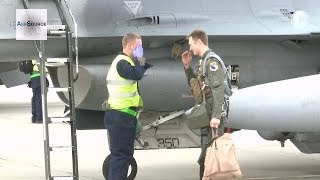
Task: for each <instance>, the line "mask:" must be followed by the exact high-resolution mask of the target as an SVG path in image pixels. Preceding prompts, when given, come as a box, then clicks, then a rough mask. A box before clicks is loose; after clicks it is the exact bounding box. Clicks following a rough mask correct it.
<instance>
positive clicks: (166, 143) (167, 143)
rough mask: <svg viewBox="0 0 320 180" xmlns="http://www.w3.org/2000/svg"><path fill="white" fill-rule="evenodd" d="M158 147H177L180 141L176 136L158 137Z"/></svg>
mask: <svg viewBox="0 0 320 180" xmlns="http://www.w3.org/2000/svg"><path fill="white" fill-rule="evenodd" d="M157 141H158V143H159V144H158V147H159V148H168V149H171V148H179V146H180V141H179V139H178V138H158V139H157Z"/></svg>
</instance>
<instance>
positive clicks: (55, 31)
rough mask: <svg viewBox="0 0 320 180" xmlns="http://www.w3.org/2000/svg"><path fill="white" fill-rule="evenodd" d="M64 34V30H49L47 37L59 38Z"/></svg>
mask: <svg viewBox="0 0 320 180" xmlns="http://www.w3.org/2000/svg"><path fill="white" fill-rule="evenodd" d="M64 34H66V31H64V30H49V31H48V33H47V35H49V36H50V35H52V36H60V35H64Z"/></svg>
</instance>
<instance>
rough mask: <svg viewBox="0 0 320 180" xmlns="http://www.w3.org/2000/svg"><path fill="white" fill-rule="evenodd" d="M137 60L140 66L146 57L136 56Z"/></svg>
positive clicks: (144, 62)
mask: <svg viewBox="0 0 320 180" xmlns="http://www.w3.org/2000/svg"><path fill="white" fill-rule="evenodd" d="M137 60H138V62H139V64H140V65H141V66H144V65H145V64H146V58H144V57H138V58H137Z"/></svg>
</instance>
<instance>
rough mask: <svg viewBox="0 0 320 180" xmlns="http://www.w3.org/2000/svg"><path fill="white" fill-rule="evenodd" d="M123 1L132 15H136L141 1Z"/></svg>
mask: <svg viewBox="0 0 320 180" xmlns="http://www.w3.org/2000/svg"><path fill="white" fill-rule="evenodd" d="M123 2H124V4H125V5H126V6H127V7H128V8H129V10H130V11H131V12H132V13H133V14H134V15H137V13H138V10H139V8H140V6H141V1H123Z"/></svg>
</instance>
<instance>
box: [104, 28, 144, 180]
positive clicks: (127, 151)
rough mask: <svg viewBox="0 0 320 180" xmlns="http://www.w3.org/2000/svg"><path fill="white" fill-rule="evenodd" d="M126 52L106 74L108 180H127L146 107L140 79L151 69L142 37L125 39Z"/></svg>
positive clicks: (118, 57) (116, 59)
mask: <svg viewBox="0 0 320 180" xmlns="http://www.w3.org/2000/svg"><path fill="white" fill-rule="evenodd" d="M122 48H123V51H122V52H121V53H119V54H118V56H117V57H116V58H115V59H114V60H113V62H112V64H111V66H110V69H109V72H108V74H107V79H106V82H107V89H108V93H109V98H108V101H107V104H108V108H109V110H107V111H106V112H105V116H104V122H105V127H106V128H107V129H108V133H109V147H110V152H111V155H110V162H109V174H108V180H126V179H127V174H128V167H129V165H130V160H131V159H132V158H133V152H134V139H135V130H136V124H137V118H136V116H137V114H138V109H139V108H141V107H142V106H143V101H142V98H141V96H140V94H139V90H138V80H141V79H142V76H143V74H144V73H145V72H146V70H147V69H148V68H149V67H150V65H149V64H148V63H145V59H144V57H143V48H142V40H141V37H140V36H139V35H137V34H134V33H129V34H126V35H125V36H124V37H123V39H122Z"/></svg>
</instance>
